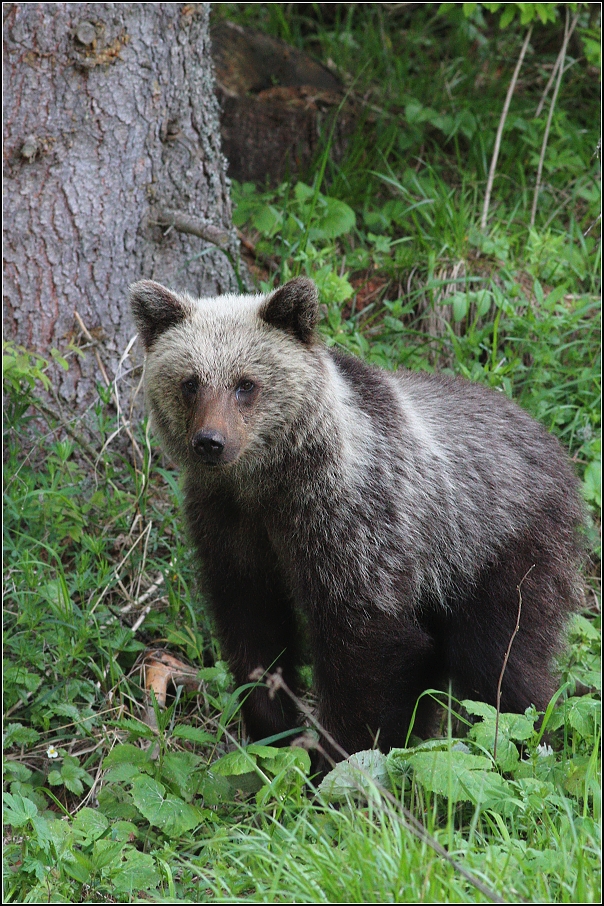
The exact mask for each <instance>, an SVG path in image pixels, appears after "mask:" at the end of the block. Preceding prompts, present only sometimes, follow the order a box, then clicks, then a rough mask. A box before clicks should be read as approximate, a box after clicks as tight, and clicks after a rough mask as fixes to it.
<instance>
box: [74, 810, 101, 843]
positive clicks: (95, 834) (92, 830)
mask: <svg viewBox="0 0 604 906" xmlns="http://www.w3.org/2000/svg"><path fill="white" fill-rule="evenodd" d="M72 826H73V829H74V830H75V831H79V833H80V834H82V836H84V837H86V838H87V840H89V841H90V842H92V841H93V840H97V839H98V838H99V837H102V835H103V834H104V833H105V831H106V830H107V828H108V827H109V821H108V820H107V818H106V817H105V816H104V815H103V813H102V812H100V811H99V810H98V809H93V808H82V809H80V811H79V812H78V813H77V815H76V816H75V818H74V821H73V825H72Z"/></svg>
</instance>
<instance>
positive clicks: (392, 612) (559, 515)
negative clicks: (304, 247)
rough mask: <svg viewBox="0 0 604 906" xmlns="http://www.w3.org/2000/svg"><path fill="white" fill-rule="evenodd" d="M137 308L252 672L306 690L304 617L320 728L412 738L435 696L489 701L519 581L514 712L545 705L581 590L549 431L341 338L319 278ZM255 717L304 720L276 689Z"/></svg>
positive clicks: (558, 459)
mask: <svg viewBox="0 0 604 906" xmlns="http://www.w3.org/2000/svg"><path fill="white" fill-rule="evenodd" d="M131 303H132V309H133V313H134V318H135V321H136V324H137V327H138V330H139V333H140V336H141V338H142V341H143V344H144V346H145V351H146V359H145V390H146V397H147V401H148V406H149V408H150V412H151V416H152V420H153V423H154V428H155V431H156V433H157V434H158V436H159V439H160V441H161V443H162V445H163V447H164V449H165V450H166V452H167V453H168V454H169V455H170V456H171V457H172V458H173V459H174V460H175V461H176V462H177V464H178V465H179V466H180V468H181V469H182V471H183V472H184V487H185V509H186V518H187V522H188V526H189V529H190V533H191V536H192V539H193V541H194V543H195V545H196V548H197V551H198V553H199V558H200V561H201V565H202V578H203V590H204V592H205V594H206V596H207V598H208V600H209V602H210V604H211V607H212V611H213V614H214V617H215V620H216V624H217V627H218V630H219V633H220V639H221V643H222V647H223V651H224V653H225V655H226V657H227V658H228V661H229V663H230V666H231V668H232V670H233V673H234V675H235V679H236V681H237V683H240V684H242V683H246V682H248V681H249V678H250V674H252V673H253V672H254V671H255V670H256V669H257V668H261V669H262V670H265V671H274V670H276V669H277V668H280V669H281V670H282V673H283V677H284V679H285V681H286V683H287V684H288V685H289V686H290V688H292V689H293V690H296V688H297V679H296V668H297V666H298V664H299V657H300V646H299V631H298V629H297V623H296V613H297V612H298V613H303V614H304V618H305V622H306V623H307V626H308V634H309V639H310V648H311V654H312V662H313V676H314V691H315V694H316V697H317V701H318V718H319V720H320V722H321V724H322V725H323V726H324V727H325V728H326V729H327V730H328V731H329V732H330V733H331V734H332V735H333V737H335V739H336V740H337V742H338V743H339V744H340V745H341V746H342V747H343V748H344V749H346V750H347V751H348V752H354V751H358V750H360V749H364V748H369V747H371V746H372V745H373V744H374V743H375V740H376V739H377V742H378V744H379V746H380V748H382V749H383V750H387V749H388V748H390V747H391V746H402V745H404V744H405V740H406V735H407V731H408V728H409V725H410V721H411V717H412V714H413V710H414V707H415V704H416V701H417V699H418V696H419V695H420V694H421V693H422V692H423V691H424V690H425V689H427V688H430V687H437V688H445V685H444V684H446V683H447V681H448V680H451V682H452V685H453V690H454V692H455V693H456V694H457V695H459V696H464V697H468V698H475V699H480V700H483V701H485V702H489V703H491V704H495V702H496V692H497V684H498V680H499V677H500V673H501V670H502V665H503V661H504V656H505V652H506V649H507V648H508V645H509V643H510V639H511V638H512V636H513V633H514V627H515V625H516V618H517V614H518V608H519V599H520V598H519V590H518V588H519V586H521V597H522V606H521V613H520V629H519V632H518V634H517V635H516V637H515V638H514V641H513V644H512V647H511V651H510V656H509V661H508V664H507V668H506V670H505V674H504V676H503V684H502V694H501V708H502V710H504V711H517V712H522V711H524V709H525V708H526V707H527V706H528V705H530V704H531V703H533V704H535V705H536V706H537V707H538V708H540V709H543V708H544V707H545V706H546V705H547V702H548V700H549V698H550V696H551V695H552V693H553V692H554V691H555V688H556V684H555V681H554V679H553V677H552V673H551V666H552V657H553V655H554V654H555V653H556V651H557V650H558V649H559V644H560V638H561V634H562V630H563V628H564V624H565V621H566V619H567V617H568V614H569V613H570V611H572V610H573V609H575V608H576V607H577V606H578V603H579V598H580V582H579V576H578V563H579V560H580V543H579V536H580V532H579V527H580V524H581V521H582V511H581V506H580V504H579V500H578V495H577V482H576V479H575V476H574V474H573V471H572V468H571V466H570V463H569V461H568V458H567V456H566V455H565V453H564V452H563V451H562V449H561V447H560V445H559V444H558V442H557V441H556V439H555V438H554V437H552V436H551V435H550V434H548V433H547V431H545V429H544V428H542V427H541V426H540V425H539V424H538V423H537V422H535V421H534V420H533V419H532V418H530V416H528V415H527V414H526V413H525V412H523V411H522V410H521V409H520V408H519V407H518V406H517V405H515V404H514V403H512V402H510V401H509V400H508V399H506V398H505V397H504V396H503V395H501V394H498V393H495V392H493V391H491V390H488V389H485V388H484V387H482V386H479V385H476V384H471V383H468V382H466V381H464V380H461V379H454V378H450V377H444V376H435V375H428V374H423V373H411V372H408V371H399V372H396V373H389V372H384V371H380V370H377V369H375V368H372V367H369V366H368V365H365V364H364V363H362V362H361V361H359V360H357V359H354V358H350V357H348V356H345V355H342V354H341V353H339V352H337V351H334V350H329V349H327V348H326V347H325V345H324V344H323V343H322V342H321V340H320V338H319V336H318V334H317V331H316V323H317V320H318V303H317V294H316V290H315V287H314V285H313V284H312V282H311V281H309V280H307V279H304V278H298V279H296V280H292V281H290V282H289V283H286V284H285V285H284V286H282V287H281V288H279V289H277V290H275V291H274V292H273V293H271V294H269V295H268V296H232V295H225V296H219V297H218V298H213V299H199V300H194V299H192V298H190V297H189V296H187V295H180V294H176V293H173V292H170V291H169V290H167V289H165V288H164V287H162V286H160V285H159V284H157V283H154V282H151V281H141V282H139V283H136V284H135V285H134V286H133V287H132V289H131ZM427 700H428V697H426V696H425V697H424V698H423V699H422V701H423V702H426V701H427ZM244 717H245V723H246V727H247V731H248V733H249V734H250V736H251V737H252V738H254V739H259V738H262V737H268V736H271V735H273V734H278V733H280V732H283V731H286V730H289V729H291V728H293V727H295V726H296V725H297V723H298V716H297V713H296V709H295V706H294V705H293V704H292V701H291V700H290V699H289V698H288V697H287V696H285V695H284V694H283V693H281V694H277V695H276V696H274V697H271V696H270V695H269V694H268V692H267V690H266V689H265V688H263V687H262V686H259V687H258V688H256V689H255V690H254V691H253V692H252V693H251V694H250V695H249V696H248V698H247V699H246V701H245V704H244ZM430 719H431V718H430V714H429V713H428V710H427V709H426V708H424V709H423V710H422V709H421V708H420V709H419V710H418V714H417V717H416V723H415V730H416V731H417V732H419V733H420V735H421V733H422V732H424V733H425V732H428V730H429V728H430Z"/></svg>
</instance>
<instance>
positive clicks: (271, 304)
mask: <svg viewBox="0 0 604 906" xmlns="http://www.w3.org/2000/svg"><path fill="white" fill-rule="evenodd" d="M259 314H260V317H261V318H262V320H263V321H266V323H267V324H270V325H271V326H272V327H278V328H279V329H280V330H285V331H287V332H288V333H291V334H293V336H295V337H296V338H297V339H298V340H300V341H301V342H302V343H305V344H306V345H307V346H310V344H311V343H312V340H313V337H314V333H315V327H316V326H317V322H318V320H319V297H318V295H317V287H316V286H315V284H314V283H313V282H312V280H309V279H308V277H296V278H295V279H294V280H289V282H288V283H284V284H283V286H280V287H279V289H276V290H275V292H274V293H272V294H271V295H270V296H269V297H268V299H267V300H266V302H265V303H264V304H263V305H262V307H261V309H260V312H259Z"/></svg>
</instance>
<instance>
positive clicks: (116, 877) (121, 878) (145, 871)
mask: <svg viewBox="0 0 604 906" xmlns="http://www.w3.org/2000/svg"><path fill="white" fill-rule="evenodd" d="M110 876H111V879H112V881H113V884H114V886H115V889H116V892H117V893H127V894H132V893H133V892H134V891H139V890H153V889H154V888H155V887H157V885H158V884H159V882H160V880H161V876H160V873H159V871H158V870H157V868H156V867H155V862H154V860H153V857H152V856H150V855H148V854H147V853H141V852H139V851H138V850H136V849H130V850H128V851H127V853H126V856H125V858H124V861H123V862H122V863H121V865H120V866H119V867H118V868H116V869H115V870H113V871H111V873H110Z"/></svg>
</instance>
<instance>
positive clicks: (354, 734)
mask: <svg viewBox="0 0 604 906" xmlns="http://www.w3.org/2000/svg"><path fill="white" fill-rule="evenodd" d="M313 637H314V652H315V662H314V679H315V687H316V690H317V695H318V700H319V713H318V718H319V722H320V724H321V726H322V727H323V728H324V729H325V730H326V731H327V732H328V734H329V736H325V737H324V738H323V739H322V743H321V744H322V746H323V748H324V749H325V750H326V752H327V754H328V756H329V757H330V758H332V759H333V760H334V761H339V760H341V759H342V758H343V757H344V755H343V754H342V751H340V749H342V750H344V752H345V753H346V754H348V755H350V754H352V753H353V752H358V751H361V750H363V749H371V748H375V747H376V746H377V747H378V748H380V749H381V750H382V751H384V752H387V751H388V750H389V749H390V748H392V747H393V746H401V747H402V746H404V745H405V744H406V740H407V734H408V731H409V728H410V725H411V720H412V717H413V713H414V710H415V706H416V703H417V700H418V698H419V696H420V695H421V693H422V692H423V691H424V690H425V689H426V688H429V687H431V686H433V685H434V684H435V682H436V681H437V678H438V677H439V676H440V672H441V670H440V667H441V666H442V665H441V664H439V661H440V660H441V659H440V658H439V656H438V652H437V650H436V646H435V644H434V641H433V639H432V637H431V636H430V635H429V634H428V632H426V631H425V630H424V629H423V628H422V627H421V626H420V625H419V624H418V623H417V622H416V620H415V617H414V615H413V614H412V613H409V614H402V615H401V614H389V613H384V612H382V611H379V610H378V609H377V608H376V607H375V605H374V606H373V608H372V609H369V608H368V609H367V610H365V611H362V612H360V611H359V610H358V609H352V608H349V609H343V608H340V609H339V610H338V611H337V612H335V613H334V612H331V613H329V614H327V613H325V612H323V613H322V614H321V615H320V618H319V619H318V621H317V623H316V628H315V631H314V632H313ZM433 711H434V708H433V706H432V703H431V702H430V701H429V700H427V699H422V700H421V702H420V705H419V707H418V708H417V711H416V714H415V717H414V719H413V721H414V722H413V727H412V729H413V732H414V733H417V734H418V735H425V734H427V733H428V732H429V729H430V726H431V721H432V719H433ZM329 737H332V738H333V740H335V742H336V743H337V746H334V745H332V743H331V741H330V738H329Z"/></svg>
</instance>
